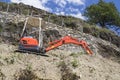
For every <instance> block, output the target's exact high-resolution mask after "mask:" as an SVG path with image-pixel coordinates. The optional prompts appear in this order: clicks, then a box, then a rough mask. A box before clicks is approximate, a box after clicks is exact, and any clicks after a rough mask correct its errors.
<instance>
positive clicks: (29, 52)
mask: <svg viewBox="0 0 120 80" xmlns="http://www.w3.org/2000/svg"><path fill="white" fill-rule="evenodd" d="M14 52H20V53H28V54H36V55H41V56H46V57H49V56H48V55H46V54H45V53H40V52H32V51H27V50H15V51H14Z"/></svg>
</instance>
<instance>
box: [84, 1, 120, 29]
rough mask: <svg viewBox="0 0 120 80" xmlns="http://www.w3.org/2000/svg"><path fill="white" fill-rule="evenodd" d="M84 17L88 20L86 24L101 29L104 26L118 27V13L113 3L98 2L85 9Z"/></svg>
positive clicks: (119, 14) (119, 22)
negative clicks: (97, 26)
mask: <svg viewBox="0 0 120 80" xmlns="http://www.w3.org/2000/svg"><path fill="white" fill-rule="evenodd" d="M84 15H85V16H86V17H87V18H88V19H87V20H88V22H90V23H95V24H99V25H100V26H102V27H106V25H115V26H120V13H119V12H118V10H117V8H116V7H115V5H114V3H113V2H109V3H106V2H104V1H103V0H99V2H98V3H97V4H93V5H91V6H89V7H87V8H86V9H85V12H84Z"/></svg>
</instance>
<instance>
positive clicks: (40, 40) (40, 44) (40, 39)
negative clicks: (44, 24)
mask: <svg viewBox="0 0 120 80" xmlns="http://www.w3.org/2000/svg"><path fill="white" fill-rule="evenodd" d="M41 21H42V19H41V18H39V45H38V46H39V47H40V48H42V46H43V43H42V40H43V37H42V30H41Z"/></svg>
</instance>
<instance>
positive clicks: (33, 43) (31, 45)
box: [19, 37, 40, 52]
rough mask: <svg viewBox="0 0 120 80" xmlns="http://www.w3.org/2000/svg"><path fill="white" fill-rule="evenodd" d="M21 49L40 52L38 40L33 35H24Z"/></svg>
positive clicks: (20, 45) (21, 40)
mask: <svg viewBox="0 0 120 80" xmlns="http://www.w3.org/2000/svg"><path fill="white" fill-rule="evenodd" d="M19 50H25V51H32V52H40V48H39V46H38V41H37V39H35V38H33V37H22V38H21V39H20V44H19Z"/></svg>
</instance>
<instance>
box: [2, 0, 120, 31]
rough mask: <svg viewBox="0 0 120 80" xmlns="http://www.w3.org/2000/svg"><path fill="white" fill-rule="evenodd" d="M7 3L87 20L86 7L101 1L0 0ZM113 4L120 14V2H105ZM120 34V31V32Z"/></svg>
mask: <svg viewBox="0 0 120 80" xmlns="http://www.w3.org/2000/svg"><path fill="white" fill-rule="evenodd" d="M0 1H2V2H7V3H20V2H22V3H24V4H27V5H31V6H34V7H36V8H40V9H43V10H46V11H48V12H51V13H55V14H58V15H70V16H74V17H77V18H80V19H83V20H85V19H86V18H85V17H84V16H83V15H82V14H83V13H84V10H85V8H86V7H88V6H90V5H92V4H96V3H98V1H99V0H0ZM104 1H105V2H113V3H114V4H115V6H116V8H117V9H118V11H119V12H120V5H119V4H120V0H104ZM119 32H120V30H119Z"/></svg>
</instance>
